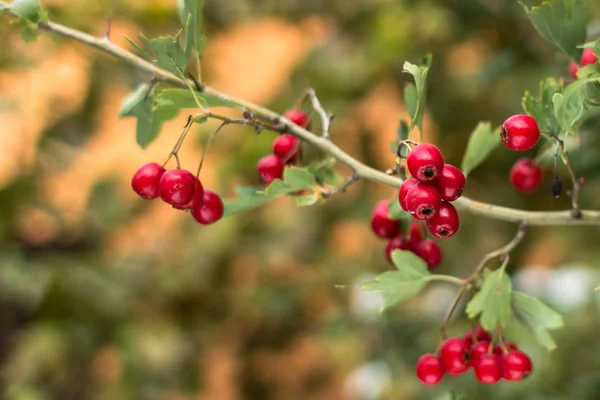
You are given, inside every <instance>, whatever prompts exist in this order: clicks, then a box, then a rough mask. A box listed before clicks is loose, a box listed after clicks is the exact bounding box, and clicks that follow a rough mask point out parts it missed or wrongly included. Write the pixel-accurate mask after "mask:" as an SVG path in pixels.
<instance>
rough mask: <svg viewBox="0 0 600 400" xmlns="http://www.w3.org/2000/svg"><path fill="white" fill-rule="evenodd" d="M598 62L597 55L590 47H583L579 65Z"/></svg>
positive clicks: (583, 65)
mask: <svg viewBox="0 0 600 400" xmlns="http://www.w3.org/2000/svg"><path fill="white" fill-rule="evenodd" d="M597 62H598V57H596V53H594V50H592V49H583V54H582V55H581V62H580V63H579V65H580V66H581V67H585V66H586V65H590V64H596V63H597Z"/></svg>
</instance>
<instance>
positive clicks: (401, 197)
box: [398, 178, 418, 211]
mask: <svg viewBox="0 0 600 400" xmlns="http://www.w3.org/2000/svg"><path fill="white" fill-rule="evenodd" d="M417 182H418V181H417V180H416V179H415V178H407V179H405V180H404V182H402V185H401V186H400V191H399V192H398V201H399V202H400V207H402V209H403V210H404V211H408V206H407V205H406V195H407V194H408V192H409V190H410V189H412V187H413V186H415V185H416V184H417Z"/></svg>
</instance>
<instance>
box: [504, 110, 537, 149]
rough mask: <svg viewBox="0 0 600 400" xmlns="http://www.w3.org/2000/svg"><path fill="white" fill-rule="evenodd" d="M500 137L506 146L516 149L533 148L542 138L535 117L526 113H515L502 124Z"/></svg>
mask: <svg viewBox="0 0 600 400" xmlns="http://www.w3.org/2000/svg"><path fill="white" fill-rule="evenodd" d="M500 138H501V139H502V142H503V143H504V145H505V146H506V147H508V148H509V149H511V150H515V151H525V150H529V149H531V148H532V147H533V146H535V144H536V143H537V142H538V139H539V138H540V128H539V127H538V124H537V121H536V120H535V118H533V117H530V116H529V115H525V114H518V115H513V116H512V117H510V118H508V119H507V120H506V121H504V123H503V124H502V129H501V130H500Z"/></svg>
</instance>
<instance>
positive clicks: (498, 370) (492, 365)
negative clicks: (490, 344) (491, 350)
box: [473, 354, 502, 385]
mask: <svg viewBox="0 0 600 400" xmlns="http://www.w3.org/2000/svg"><path fill="white" fill-rule="evenodd" d="M473 370H474V371H475V378H477V380H478V381H479V382H481V383H485V384H488V385H493V384H494V383H498V381H499V380H500V378H502V360H501V359H500V357H498V356H497V355H495V354H482V355H480V356H479V357H477V360H475V363H474V364H473Z"/></svg>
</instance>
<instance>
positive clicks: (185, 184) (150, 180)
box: [131, 162, 223, 225]
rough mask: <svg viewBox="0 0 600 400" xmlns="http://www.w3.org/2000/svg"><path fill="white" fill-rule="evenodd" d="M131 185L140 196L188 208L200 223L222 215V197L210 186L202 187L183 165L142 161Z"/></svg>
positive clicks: (212, 220) (210, 221)
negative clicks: (171, 167)
mask: <svg viewBox="0 0 600 400" xmlns="http://www.w3.org/2000/svg"><path fill="white" fill-rule="evenodd" d="M131 187H132V188H133V190H134V191H135V192H136V193H137V194H139V195H140V196H141V197H142V198H144V199H147V200H153V199H156V198H158V197H159V196H160V198H161V199H162V200H163V201H164V202H165V203H168V204H170V205H172V206H173V207H174V208H177V209H179V210H190V211H191V214H192V216H193V217H194V219H195V220H196V221H198V222H199V223H201V224H202V225H209V224H212V223H215V222H217V221H218V220H220V219H221V217H223V201H222V200H221V198H220V197H219V195H218V194H216V193H215V192H213V191H212V190H208V189H204V187H203V186H202V183H201V182H200V179H198V177H197V176H194V175H193V174H192V173H191V172H190V171H187V170H185V169H171V170H168V171H167V170H166V169H165V168H164V167H162V166H160V165H158V164H157V163H154V162H149V163H146V164H144V165H142V166H141V167H140V168H139V169H138V170H137V172H136V173H135V174H134V175H133V178H131Z"/></svg>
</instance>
